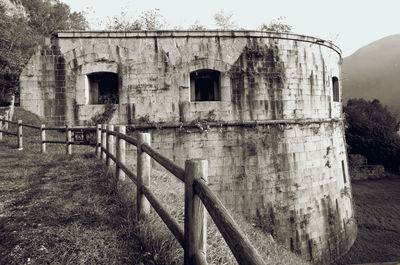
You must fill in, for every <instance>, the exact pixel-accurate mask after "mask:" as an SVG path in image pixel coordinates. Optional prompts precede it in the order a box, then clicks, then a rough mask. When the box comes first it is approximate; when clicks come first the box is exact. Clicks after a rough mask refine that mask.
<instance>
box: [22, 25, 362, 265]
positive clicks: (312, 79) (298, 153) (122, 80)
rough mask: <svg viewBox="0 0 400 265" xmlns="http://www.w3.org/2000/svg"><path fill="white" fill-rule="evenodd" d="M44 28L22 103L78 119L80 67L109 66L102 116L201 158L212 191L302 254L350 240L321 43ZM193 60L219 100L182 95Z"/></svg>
mask: <svg viewBox="0 0 400 265" xmlns="http://www.w3.org/2000/svg"><path fill="white" fill-rule="evenodd" d="M54 37H55V38H54V40H53V47H52V49H48V48H44V49H42V50H40V51H39V52H38V53H37V54H36V55H35V56H34V57H33V58H32V59H31V61H30V63H29V64H28V66H27V68H26V69H25V70H24V72H23V74H22V75H21V104H22V106H24V107H27V108H30V109H31V110H33V111H34V112H36V113H38V114H40V115H42V116H46V117H48V118H49V119H52V120H53V121H54V122H58V123H60V122H70V123H79V124H84V123H86V122H87V121H88V120H90V118H91V117H92V116H93V115H94V114H95V112H96V111H99V110H101V109H102V108H104V106H102V105H88V104H87V102H88V100H87V95H88V91H87V89H88V88H87V85H86V83H85V82H86V81H85V80H86V79H85V78H87V74H90V73H93V72H113V73H118V75H119V104H118V105H117V110H116V113H115V114H114V117H113V119H112V121H111V122H113V123H125V124H126V123H129V124H132V125H134V126H133V127H135V126H136V127H137V128H139V127H140V128H142V130H147V131H150V132H151V133H152V135H153V136H152V138H153V139H152V140H153V146H154V147H155V148H157V149H159V150H160V152H161V153H163V154H165V155H166V156H169V157H170V158H171V159H173V160H174V161H176V162H177V163H179V164H181V165H183V163H184V160H185V159H188V158H198V157H206V158H208V159H209V166H210V172H209V173H210V177H209V182H210V185H211V187H212V188H213V189H214V190H215V191H217V192H218V194H219V196H220V198H221V199H222V200H223V202H224V203H225V204H226V205H227V206H228V207H231V208H234V209H235V210H236V211H239V212H242V213H243V214H245V215H246V216H248V217H249V218H252V219H254V220H256V221H257V224H259V225H260V226H261V227H263V228H264V229H265V230H266V231H268V232H270V233H272V234H273V235H274V236H275V237H276V238H278V239H279V240H280V241H282V242H284V243H285V244H286V245H287V246H288V247H289V248H291V249H292V250H293V251H296V252H298V253H301V255H302V256H304V257H305V258H307V259H309V260H312V261H313V262H315V263H319V262H328V261H330V260H332V259H334V258H335V257H337V256H340V255H341V254H343V253H345V252H346V251H347V250H348V249H349V248H350V246H351V245H352V243H353V241H354V239H355V236H356V225H355V222H354V214H353V207H352V197H351V187H350V179H349V173H348V172H349V171H348V166H347V154H346V149H345V142H344V133H343V122H342V120H341V118H342V117H341V111H342V110H341V102H340V101H341V98H340V97H341V91H339V95H340V97H339V100H337V99H335V100H334V97H333V84H332V79H333V77H337V78H339V89H341V80H340V76H341V72H340V71H341V60H342V59H341V55H340V50H339V49H338V48H337V47H335V46H334V45H333V44H331V43H329V42H324V41H322V40H319V39H315V38H312V37H307V36H299V35H293V34H279V33H266V32H249V31H234V32H230V31H229V32H220V31H205V32H190V31H160V32H59V33H58V34H57V35H55V36H54ZM47 51H52V52H51V53H50V52H47ZM49 60H50V61H51V62H52V63H51V64H49ZM49 68H50V69H49ZM201 69H211V70H217V71H219V72H220V73H221V77H220V88H221V91H220V94H221V100H220V101H204V102H191V101H190V73H191V72H193V71H196V70H201ZM28 88H29V89H28ZM29 95H30V96H29ZM154 124H156V126H154ZM167 127H168V128H167ZM146 128H147V129H146Z"/></svg>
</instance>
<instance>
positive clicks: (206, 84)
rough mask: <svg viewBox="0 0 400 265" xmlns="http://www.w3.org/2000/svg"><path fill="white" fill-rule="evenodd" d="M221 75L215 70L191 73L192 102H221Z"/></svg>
mask: <svg viewBox="0 0 400 265" xmlns="http://www.w3.org/2000/svg"><path fill="white" fill-rule="evenodd" d="M220 79H221V74H220V72H218V71H215V70H208V69H203V70H197V71H194V72H191V73H190V100H191V101H220V100H221V86H220Z"/></svg>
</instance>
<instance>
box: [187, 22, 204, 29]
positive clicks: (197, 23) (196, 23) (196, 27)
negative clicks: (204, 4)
mask: <svg viewBox="0 0 400 265" xmlns="http://www.w3.org/2000/svg"><path fill="white" fill-rule="evenodd" d="M188 29H189V30H207V28H206V27H205V26H203V25H201V24H200V21H199V20H196V21H195V22H194V23H193V24H192V25H190V26H189V28H188Z"/></svg>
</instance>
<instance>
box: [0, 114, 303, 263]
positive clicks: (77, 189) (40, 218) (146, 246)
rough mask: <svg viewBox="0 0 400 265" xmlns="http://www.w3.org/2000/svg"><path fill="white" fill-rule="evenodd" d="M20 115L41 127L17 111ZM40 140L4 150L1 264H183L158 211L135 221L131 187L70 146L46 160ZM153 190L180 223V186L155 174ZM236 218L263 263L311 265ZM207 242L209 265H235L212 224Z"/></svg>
mask: <svg viewBox="0 0 400 265" xmlns="http://www.w3.org/2000/svg"><path fill="white" fill-rule="evenodd" d="M15 115H16V117H15V119H22V120H23V122H24V123H28V124H34V125H39V124H40V123H42V122H43V121H41V120H40V119H38V118H37V117H36V116H34V115H32V114H30V113H29V112H26V111H23V110H21V109H18V108H17V109H16V113H15ZM11 130H15V128H12V126H11ZM50 137H51V138H52V139H54V138H58V139H63V137H64V134H63V133H58V132H48V139H50ZM38 141H39V132H38V131H37V130H33V129H29V128H25V127H24V150H23V151H18V150H16V149H15V148H16V147H17V143H16V138H15V137H11V136H10V137H9V136H4V140H3V141H2V142H1V143H0V264H182V263H183V250H182V248H181V247H180V245H179V244H178V242H177V241H176V240H175V239H174V237H173V235H172V234H171V233H170V232H169V230H168V229H167V227H166V226H165V224H164V223H163V222H162V221H161V220H160V218H159V217H158V216H157V215H156V214H155V213H154V211H152V213H151V214H150V216H148V217H147V218H145V219H142V220H141V221H137V220H136V213H135V209H134V208H135V207H134V206H135V198H136V196H135V186H134V184H133V183H132V182H131V181H130V180H126V181H124V182H122V181H119V182H117V181H116V180H115V177H114V175H113V173H112V172H113V170H110V169H107V168H106V167H105V166H104V165H103V163H102V162H101V161H100V160H98V159H96V158H95V157H94V155H93V149H92V148H90V147H84V146H74V147H73V152H74V155H72V156H68V155H66V154H65V146H63V145H48V148H47V150H48V154H45V155H41V154H40V145H39V143H38ZM130 166H131V168H132V169H134V165H130ZM151 190H152V191H154V194H155V195H156V196H157V198H158V199H159V200H160V201H161V202H162V203H163V205H164V206H165V207H166V208H167V209H168V211H169V212H170V213H171V214H172V215H173V216H174V217H175V218H176V219H177V220H178V221H179V222H180V223H182V224H183V218H184V217H183V212H184V209H183V205H184V202H183V198H184V196H183V195H184V187H183V184H182V183H180V182H179V181H178V180H177V179H176V178H174V177H172V176H171V175H170V174H169V173H167V172H165V170H161V169H159V168H158V167H157V169H156V170H153V174H152V179H151ZM234 219H235V220H236V221H238V223H239V226H241V228H242V229H243V231H244V232H245V233H246V234H247V235H248V237H249V238H250V240H251V241H252V243H253V245H254V246H256V247H257V249H258V251H259V253H260V254H261V255H262V256H263V258H264V260H265V262H266V264H307V263H306V262H305V261H303V260H301V259H300V258H299V257H297V256H296V255H295V254H293V253H291V252H290V251H288V250H287V249H285V248H284V247H282V246H280V245H278V244H276V243H275V241H274V240H273V239H272V237H271V236H269V235H268V234H264V233H263V232H261V231H260V230H258V229H257V228H255V227H254V226H253V225H252V224H250V223H248V222H246V221H245V220H244V219H243V218H242V217H241V216H239V215H237V214H234ZM207 236H208V240H207V245H208V246H207V259H208V262H209V263H210V264H236V261H235V260H234V258H233V255H232V254H231V252H230V250H229V249H228V247H227V245H226V243H225V241H224V240H223V238H222V236H221V235H220V234H219V232H218V229H217V228H216V227H215V225H214V224H213V222H212V220H211V219H210V218H209V220H208V230H207Z"/></svg>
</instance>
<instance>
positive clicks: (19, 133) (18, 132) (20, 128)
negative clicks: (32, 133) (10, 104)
mask: <svg viewBox="0 0 400 265" xmlns="http://www.w3.org/2000/svg"><path fill="white" fill-rule="evenodd" d="M17 135H18V150H23V149H24V148H23V146H22V120H18V131H17Z"/></svg>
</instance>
